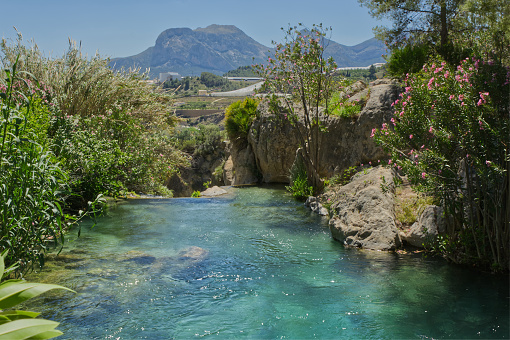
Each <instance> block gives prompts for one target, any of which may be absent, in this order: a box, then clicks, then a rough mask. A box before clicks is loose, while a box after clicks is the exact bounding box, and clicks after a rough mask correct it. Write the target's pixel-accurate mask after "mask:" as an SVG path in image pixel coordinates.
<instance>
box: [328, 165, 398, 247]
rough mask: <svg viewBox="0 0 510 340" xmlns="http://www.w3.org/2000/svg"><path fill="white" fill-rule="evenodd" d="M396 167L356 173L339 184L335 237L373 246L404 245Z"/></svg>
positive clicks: (351, 243)
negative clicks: (399, 223)
mask: <svg viewBox="0 0 510 340" xmlns="http://www.w3.org/2000/svg"><path fill="white" fill-rule="evenodd" d="M394 175H395V174H394V171H393V170H391V169H387V168H383V167H381V166H378V167H375V168H370V169H368V170H364V171H363V172H359V173H358V174H356V175H355V176H354V177H353V179H352V181H351V182H350V183H348V184H346V185H344V186H341V187H339V188H338V190H337V191H336V192H335V193H334V196H333V197H334V202H333V204H332V205H331V209H332V210H333V217H332V218H331V219H330V221H329V227H330V230H331V234H332V236H333V238H334V239H336V240H338V241H341V242H343V243H344V244H346V245H349V246H354V247H361V248H366V249H373V250H394V249H396V248H398V247H400V245H401V241H400V237H399V233H398V229H397V226H396V223H395V212H394V192H395V186H394V184H393V176H394Z"/></svg>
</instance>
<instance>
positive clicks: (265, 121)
mask: <svg viewBox="0 0 510 340" xmlns="http://www.w3.org/2000/svg"><path fill="white" fill-rule="evenodd" d="M369 91H370V92H369ZM365 93H366V94H367V95H368V93H370V94H369V97H368V100H367V103H366V105H365V107H364V108H363V110H362V111H361V113H360V114H359V116H358V117H357V118H342V117H337V116H331V115H321V117H320V119H321V122H322V123H323V125H324V127H325V128H326V130H327V132H324V133H322V136H321V138H322V146H321V164H322V167H321V168H320V169H319V174H320V176H321V177H328V178H329V177H332V176H334V175H337V174H341V173H342V172H343V171H344V170H346V169H348V168H349V167H351V166H355V165H360V164H367V163H368V162H370V161H371V162H377V161H378V160H379V159H383V158H384V157H386V154H385V153H384V152H383V150H382V149H381V148H380V147H378V146H377V145H376V144H375V142H374V141H373V139H372V138H371V137H370V135H371V134H372V129H373V128H379V127H381V125H382V124H383V123H389V122H390V119H391V117H392V107H391V103H392V102H394V101H395V100H396V99H397V96H398V93H399V88H398V87H397V86H396V85H393V84H390V83H384V82H379V83H376V84H375V85H373V86H371V87H370V88H369V90H368V89H366V92H365ZM259 111H260V116H259V118H257V119H256V120H255V121H254V122H253V124H252V127H251V129H250V132H249V134H248V142H249V145H248V146H245V145H244V144H243V145H242V147H239V146H236V145H233V147H232V161H233V164H232V167H233V171H234V176H233V177H234V179H233V181H232V182H231V183H232V184H234V185H242V184H253V183H257V182H258V181H259V179H260V181H261V182H264V183H288V182H289V171H290V169H291V167H292V165H293V163H294V161H295V158H296V150H297V149H298V148H299V146H300V145H299V140H298V137H297V134H296V133H295V131H296V129H297V128H298V127H300V128H303V124H302V123H301V122H300V123H298V125H297V127H296V126H293V125H291V124H290V123H289V122H288V121H287V120H285V119H280V120H278V121H277V120H276V119H275V117H274V116H273V115H271V114H270V113H269V109H268V105H267V104H266V103H261V104H260V105H259ZM247 148H249V149H250V150H248V149H247ZM253 169H257V171H258V172H259V175H260V176H257V173H256V171H253ZM249 170H250V171H249ZM239 172H241V173H239ZM225 184H229V183H228V182H226V183H225Z"/></svg>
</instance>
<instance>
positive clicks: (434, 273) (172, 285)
mask: <svg viewBox="0 0 510 340" xmlns="http://www.w3.org/2000/svg"><path fill="white" fill-rule="evenodd" d="M76 234H77V233H76V231H72V232H71V233H69V235H68V240H67V243H66V245H65V248H64V250H63V252H62V254H61V256H59V258H60V261H59V262H56V263H54V264H53V265H52V264H51V263H50V265H49V266H47V267H46V268H45V269H44V270H43V271H42V272H41V273H39V274H37V275H34V276H33V277H32V278H31V279H32V280H39V281H41V280H43V279H44V281H51V282H52V283H59V284H62V285H65V286H67V287H70V288H72V289H74V290H76V292H77V293H76V294H73V293H67V292H63V291H52V292H51V293H49V294H47V295H45V296H44V297H42V298H37V299H36V300H34V301H33V302H31V303H30V304H27V306H26V308H30V310H34V311H39V312H42V317H45V318H49V319H53V320H56V321H59V322H61V324H60V326H59V327H58V329H60V330H62V331H63V332H64V336H62V337H60V338H59V339H171V338H175V339H190V338H201V337H208V338H211V337H212V338H215V339H225V338H236V339H238V338H246V339H404V338H405V339H432V338H446V339H448V338H450V339H462V338H464V339H486V338H508V337H509V332H510V331H509V318H510V316H509V282H508V277H505V276H503V277H501V276H494V275H491V274H486V273H479V272H476V271H473V270H470V269H466V268H462V267H459V266H455V265H452V264H449V263H447V262H445V261H443V260H442V259H437V258H432V257H426V256H424V255H423V254H421V253H420V254H398V253H391V252H376V251H364V250H359V249H349V248H345V247H344V246H343V245H342V244H341V243H339V242H336V241H334V240H332V239H331V237H330V232H329V229H328V226H327V221H324V220H323V219H321V217H319V216H317V215H314V214H311V213H310V211H308V210H307V209H305V208H304V207H303V205H302V204H301V203H298V202H296V201H294V200H293V199H292V198H291V197H290V195H288V194H287V193H286V192H285V191H284V190H283V188H281V187H250V188H236V189H232V193H231V194H229V195H227V196H224V197H218V198H186V199H140V200H130V201H128V202H126V203H121V204H118V205H115V206H113V207H112V208H111V209H110V210H109V212H108V214H107V215H106V216H104V217H101V218H100V219H98V220H97V225H95V226H94V227H93V228H92V223H89V222H86V223H84V224H83V225H82V232H81V236H80V237H79V238H78V237H77V235H76ZM55 264H56V265H55Z"/></svg>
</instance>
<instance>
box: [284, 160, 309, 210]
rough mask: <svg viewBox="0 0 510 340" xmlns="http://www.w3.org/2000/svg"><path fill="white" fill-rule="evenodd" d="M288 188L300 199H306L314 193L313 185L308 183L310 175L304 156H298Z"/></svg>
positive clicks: (291, 171)
mask: <svg viewBox="0 0 510 340" xmlns="http://www.w3.org/2000/svg"><path fill="white" fill-rule="evenodd" d="M286 189H287V190H288V191H289V192H290V193H291V194H292V196H293V197H294V198H295V199H297V200H300V201H304V200H306V199H307V198H308V197H309V196H312V195H313V186H311V185H309V184H308V175H307V173H306V168H305V165H304V164H303V158H302V157H298V158H297V161H296V162H295V163H294V165H293V166H292V169H291V170H290V185H289V186H286Z"/></svg>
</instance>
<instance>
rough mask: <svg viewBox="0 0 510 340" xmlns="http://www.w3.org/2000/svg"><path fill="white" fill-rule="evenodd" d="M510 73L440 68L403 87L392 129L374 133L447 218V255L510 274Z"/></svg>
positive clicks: (477, 64)
mask: <svg viewBox="0 0 510 340" xmlns="http://www.w3.org/2000/svg"><path fill="white" fill-rule="evenodd" d="M509 82H510V72H509V71H508V69H505V68H504V67H502V66H501V65H498V64H497V63H496V62H494V61H493V60H489V61H483V60H480V59H478V58H474V57H473V58H470V59H465V60H464V61H463V62H462V63H461V64H460V65H458V66H457V67H456V68H455V67H451V66H450V65H448V64H447V63H445V62H441V61H437V62H435V63H432V64H429V65H426V66H425V67H424V68H423V70H422V71H421V72H419V73H417V74H415V75H411V76H410V77H409V78H408V79H407V80H406V87H405V92H404V93H402V94H401V98H400V99H399V100H397V101H396V102H395V103H394V107H395V110H396V114H395V117H394V118H392V123H391V124H390V125H388V124H384V125H383V127H382V128H381V129H380V130H375V129H374V131H373V132H374V136H375V138H376V141H377V142H378V143H379V144H380V145H382V146H383V147H385V149H386V150H387V151H388V152H389V153H390V154H391V156H392V159H391V160H390V163H393V164H394V166H397V167H399V168H400V167H401V168H402V169H403V171H404V172H405V173H406V174H407V175H408V177H409V180H410V181H411V183H412V184H414V185H416V186H417V188H418V189H419V190H421V191H423V192H425V193H428V194H430V195H432V196H434V197H435V198H436V200H437V201H440V202H441V204H442V205H443V208H444V210H445V214H446V215H447V216H448V217H449V218H448V219H447V222H448V224H449V228H448V230H449V231H450V235H449V238H448V240H449V242H451V244H450V246H449V247H448V249H453V250H452V252H450V253H447V254H445V255H446V256H449V257H450V258H451V259H453V260H455V261H458V262H467V261H471V260H472V259H477V261H478V262H479V263H482V264H484V265H488V266H490V265H492V264H495V265H496V266H497V267H499V268H508V259H509V254H510V249H509V244H510V240H509V233H508V223H509V221H508V216H509V212H508V209H509V207H510V205H509V204H508V200H509V197H510V193H509V192H508V186H507V185H506V184H507V183H508V181H509V179H510V178H509V168H508V162H509V159H510V156H509V149H508V145H510V118H509V116H508V112H509V110H510V107H509V105H510V100H509V99H510V98H509V93H510V88H509V87H510V86H509Z"/></svg>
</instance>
